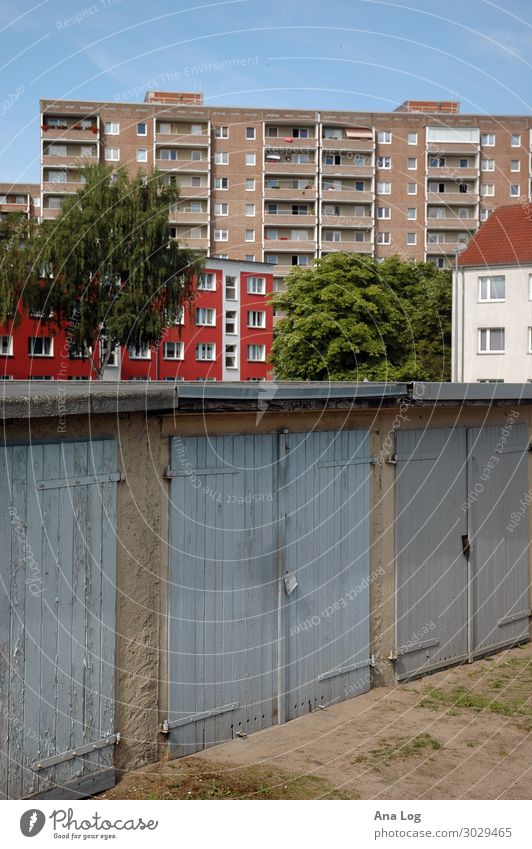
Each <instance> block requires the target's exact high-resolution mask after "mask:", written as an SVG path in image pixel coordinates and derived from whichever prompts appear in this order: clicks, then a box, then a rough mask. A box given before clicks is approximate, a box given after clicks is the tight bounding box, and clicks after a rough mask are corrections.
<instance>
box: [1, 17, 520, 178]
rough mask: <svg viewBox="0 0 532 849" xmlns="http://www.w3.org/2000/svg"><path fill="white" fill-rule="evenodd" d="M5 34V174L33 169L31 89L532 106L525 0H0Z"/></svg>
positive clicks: (128, 96)
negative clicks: (402, 0) (152, 90)
mask: <svg viewBox="0 0 532 849" xmlns="http://www.w3.org/2000/svg"><path fill="white" fill-rule="evenodd" d="M0 45H1V50H0V69H1V73H0V181H4V180H27V181H37V180H38V177H39V167H38V162H39V159H38V157H39V141H38V140H39V108H38V103H39V98H40V97H49V98H74V99H88V100H99V99H103V100H120V99H125V100H130V101H133V102H137V101H139V102H140V101H142V100H143V97H144V91H145V90H146V89H147V88H155V87H157V88H161V89H165V90H177V91H179V90H184V91H189V90H190V91H202V92H203V93H204V95H205V102H206V103H208V104H212V105H214V104H220V105H224V106H230V105H237V106H240V105H242V106H279V107H301V108H305V107H313V108H329V109H364V110H372V109H374V110H387V109H393V108H394V107H395V106H396V105H398V104H399V103H401V102H402V101H403V100H406V99H408V98H412V99H435V98H436V99H440V98H441V99H443V98H451V97H452V98H456V99H459V100H461V101H462V111H463V112H480V113H484V114H499V115H500V114H527V113H529V112H530V111H532V105H531V104H532V85H531V83H532V75H531V68H532V65H531V64H530V63H531V62H532V49H531V48H532V3H530V0H504V5H503V0H499V3H496V2H489V0H406V2H405V3H400V2H385V1H384V0H328V2H323V0H305V2H304V0H298V2H294V0H267V2H265V0H225V2H197V0H181V1H180V2H179V0H178V2H170V0H150V2H148V3H146V2H140V0H37V2H30V0H0ZM223 62H225V63H226V67H223V66H222V67H221V68H220V67H219V64H220V63H223Z"/></svg>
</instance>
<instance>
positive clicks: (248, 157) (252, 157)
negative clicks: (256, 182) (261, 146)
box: [245, 153, 257, 166]
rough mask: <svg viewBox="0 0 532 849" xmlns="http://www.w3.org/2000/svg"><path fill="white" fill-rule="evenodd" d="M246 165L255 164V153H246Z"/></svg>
mask: <svg viewBox="0 0 532 849" xmlns="http://www.w3.org/2000/svg"><path fill="white" fill-rule="evenodd" d="M245 162H246V165H252V166H253V165H256V164H257V155H256V154H255V153H246V156H245Z"/></svg>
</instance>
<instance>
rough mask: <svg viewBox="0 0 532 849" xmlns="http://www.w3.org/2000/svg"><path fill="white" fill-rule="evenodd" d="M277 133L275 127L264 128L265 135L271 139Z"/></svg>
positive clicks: (274, 137)
mask: <svg viewBox="0 0 532 849" xmlns="http://www.w3.org/2000/svg"><path fill="white" fill-rule="evenodd" d="M278 134H279V131H278V129H277V127H268V129H267V130H266V135H267V136H269V137H270V138H271V139H276V138H277V136H278Z"/></svg>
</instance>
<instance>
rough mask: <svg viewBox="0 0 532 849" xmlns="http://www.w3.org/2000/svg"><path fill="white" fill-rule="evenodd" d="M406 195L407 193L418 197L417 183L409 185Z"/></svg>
mask: <svg viewBox="0 0 532 849" xmlns="http://www.w3.org/2000/svg"><path fill="white" fill-rule="evenodd" d="M406 193H407V195H417V184H416V183H407V185H406Z"/></svg>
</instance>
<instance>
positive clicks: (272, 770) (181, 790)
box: [100, 758, 359, 799]
mask: <svg viewBox="0 0 532 849" xmlns="http://www.w3.org/2000/svg"><path fill="white" fill-rule="evenodd" d="M100 798H102V799H356V798H359V796H358V795H356V794H354V793H349V792H346V791H344V790H337V789H336V788H335V787H334V786H333V785H332V784H331V783H330V782H328V781H327V780H326V779H324V778H319V777H318V776H315V775H296V774H294V773H290V772H287V771H286V770H283V769H277V768H276V767H270V766H245V767H235V766H233V765H229V764H213V763H208V762H206V761H201V760H200V759H198V758H195V759H194V760H191V761H186V760H182V761H179V766H177V765H176V764H175V763H171V764H165V765H164V767H163V768H162V769H161V767H160V766H159V767H158V768H157V769H156V770H154V769H153V768H152V769H147V770H145V771H142V772H136V773H130V774H129V775H126V776H125V777H124V779H123V780H122V781H121V782H120V783H119V784H117V785H116V787H113V788H112V789H111V790H108V791H107V792H106V793H103V794H102V795H101V796H100Z"/></svg>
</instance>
